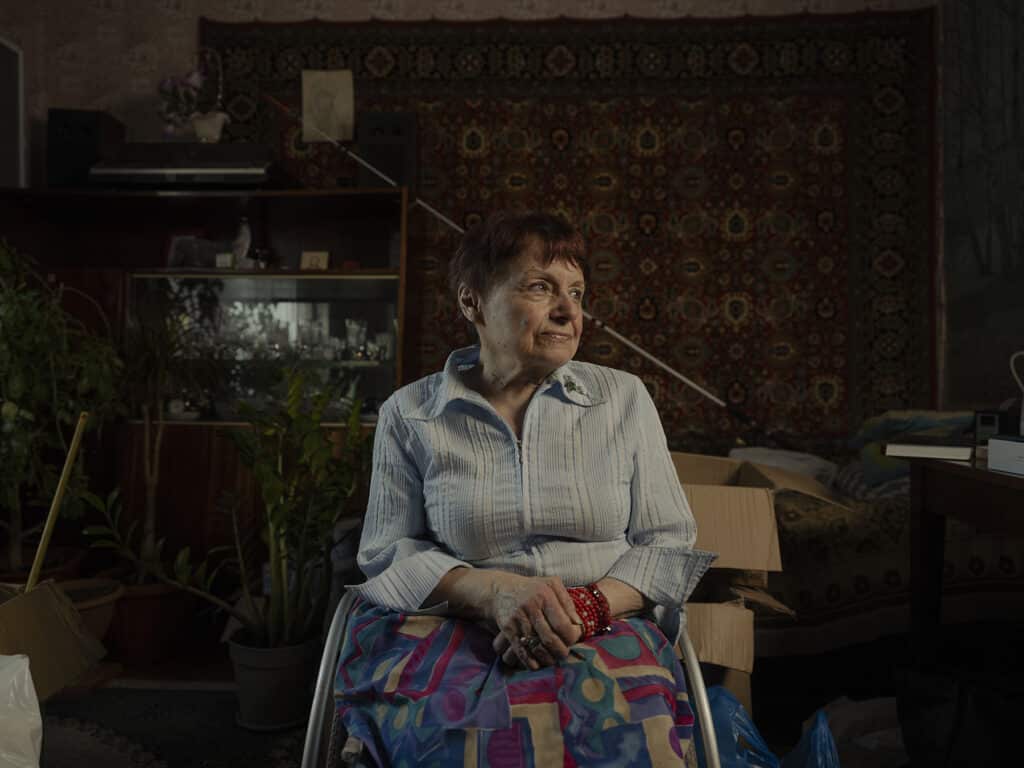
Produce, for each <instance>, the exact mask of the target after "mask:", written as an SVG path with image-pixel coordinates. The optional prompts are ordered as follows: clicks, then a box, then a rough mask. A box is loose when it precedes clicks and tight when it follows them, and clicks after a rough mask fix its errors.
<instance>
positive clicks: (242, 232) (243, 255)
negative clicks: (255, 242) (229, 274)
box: [231, 216, 256, 269]
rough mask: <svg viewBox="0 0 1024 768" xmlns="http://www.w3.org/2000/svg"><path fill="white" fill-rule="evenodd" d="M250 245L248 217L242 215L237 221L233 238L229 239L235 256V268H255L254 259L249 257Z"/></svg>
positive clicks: (250, 232)
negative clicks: (236, 228) (236, 229)
mask: <svg viewBox="0 0 1024 768" xmlns="http://www.w3.org/2000/svg"><path fill="white" fill-rule="evenodd" d="M251 247H252V230H251V229H250V228H249V219H248V217H246V216H243V217H242V218H241V219H240V220H239V222H238V232H237V233H236V234H235V239H234V240H232V241H231V252H232V253H233V254H234V256H235V269H255V268H256V260H255V259H251V258H249V249H250V248H251Z"/></svg>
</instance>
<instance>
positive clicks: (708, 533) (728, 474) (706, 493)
mask: <svg viewBox="0 0 1024 768" xmlns="http://www.w3.org/2000/svg"><path fill="white" fill-rule="evenodd" d="M672 462H673V463H674V464H675V467H676V472H677V473H678V475H679V482H680V483H682V486H683V490H684V491H685V493H686V498H687V499H688V500H689V502H690V509H691V510H692V511H693V516H694V518H695V519H696V521H697V548H698V549H704V550H707V551H709V552H717V553H718V559H717V560H715V562H714V563H712V564H711V567H712V568H730V569H736V570H743V571H781V570H782V558H781V557H780V555H779V530H778V526H777V525H776V523H775V503H774V495H775V494H776V493H777V492H779V491H794V492H797V493H803V494H806V495H808V496H813V497H814V498H818V499H822V500H824V501H827V502H829V503H831V504H837V503H838V502H837V501H836V498H835V497H834V496H833V495H832V494H831V493H830V492H829V490H828V489H827V488H825V486H823V485H822V484H821V483H819V482H818V481H817V480H814V479H813V478H810V477H807V476H806V475H798V474H796V473H794V472H788V471H786V470H784V469H779V468H778V467H769V466H765V465H763V464H753V463H751V462H748V461H737V460H735V459H727V458H723V457H720V456H704V455H701V454H696V453H673V454H672Z"/></svg>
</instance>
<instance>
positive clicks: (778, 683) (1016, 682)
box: [752, 617, 1024, 768]
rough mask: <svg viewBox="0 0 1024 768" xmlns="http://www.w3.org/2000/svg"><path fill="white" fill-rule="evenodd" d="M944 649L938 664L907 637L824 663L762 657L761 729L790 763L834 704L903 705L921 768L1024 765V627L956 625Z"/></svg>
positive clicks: (909, 741)
mask: <svg viewBox="0 0 1024 768" xmlns="http://www.w3.org/2000/svg"><path fill="white" fill-rule="evenodd" d="M1016 618H1019V617H1016ZM938 647H939V649H940V652H939V654H938V657H937V660H935V661H933V662H930V663H923V662H922V661H921V659H919V658H917V657H916V656H915V654H914V653H913V652H912V650H911V647H910V645H909V642H908V638H907V637H906V636H899V637H892V638H887V639H883V640H879V641H876V642H874V643H869V644H865V645H859V646H851V647H849V648H845V649H842V650H837V651H834V652H832V653H829V654H827V655H822V656H817V657H785V658H759V659H757V661H756V663H755V669H754V675H753V680H752V689H753V690H752V693H753V705H754V713H755V722H756V723H757V726H758V728H759V730H760V731H761V733H762V735H763V736H764V737H765V740H766V741H767V742H768V743H769V745H771V746H772V748H773V750H774V751H775V752H776V754H779V755H785V754H786V753H787V752H788V751H789V750H790V749H792V747H793V746H794V745H795V744H796V742H797V741H798V740H799V738H800V735H801V727H800V724H801V723H802V722H803V721H804V720H806V719H807V718H809V717H810V716H811V715H813V714H814V712H815V710H817V709H818V708H820V707H822V706H823V705H825V704H827V703H828V702H830V701H833V700H835V699H836V698H838V697H840V696H847V697H849V698H851V699H854V700H865V699H872V698H876V697H895V698H896V702H897V707H898V714H899V720H900V724H901V730H902V736H903V742H904V746H905V748H906V751H907V753H908V755H909V756H910V763H909V765H911V766H913V768H918V767H919V766H920V767H921V768H932V766H961V765H963V766H971V767H972V768H974V767H978V768H985V767H987V766H1003V765H1020V764H1021V761H1020V757H1019V749H1018V748H1016V747H1015V745H1014V744H1013V743H1012V742H1013V741H1014V740H1015V739H1016V734H1017V732H1018V731H1019V728H1020V722H1021V720H1022V719H1024V653H1022V652H1021V649H1024V623H1020V621H1007V622H990V623H984V624H962V625H947V626H945V627H943V630H942V635H941V637H940V638H939V643H938ZM1014 754H1015V757H1012V758H1011V757H1009V756H1010V755H1014Z"/></svg>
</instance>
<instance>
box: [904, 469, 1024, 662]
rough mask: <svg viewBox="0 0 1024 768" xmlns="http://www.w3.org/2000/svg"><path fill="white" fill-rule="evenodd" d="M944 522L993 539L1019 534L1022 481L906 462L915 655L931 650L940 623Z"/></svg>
mask: <svg viewBox="0 0 1024 768" xmlns="http://www.w3.org/2000/svg"><path fill="white" fill-rule="evenodd" d="M947 516H954V517H958V518H961V519H962V520H966V521H968V522H970V523H971V524H973V525H977V526H978V527H979V528H983V529H985V530H986V531H990V532H992V533H1009V532H1024V476H1019V475H1010V474H1007V473H1005V472H995V471H993V470H989V469H986V468H985V467H984V466H983V465H979V466H975V465H971V464H964V463H958V462H951V461H940V460H938V459H914V460H912V461H911V462H910V587H911V604H910V627H911V634H912V641H913V643H914V647H915V649H916V650H917V651H918V652H920V653H928V652H930V651H932V650H934V648H935V641H936V640H937V638H938V634H939V628H940V626H941V623H942V570H943V557H944V547H945V541H946V517H947Z"/></svg>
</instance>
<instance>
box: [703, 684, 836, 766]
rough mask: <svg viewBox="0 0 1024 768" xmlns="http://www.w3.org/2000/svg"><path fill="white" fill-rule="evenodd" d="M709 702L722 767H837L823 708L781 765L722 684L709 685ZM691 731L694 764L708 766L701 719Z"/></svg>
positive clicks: (830, 733)
mask: <svg viewBox="0 0 1024 768" xmlns="http://www.w3.org/2000/svg"><path fill="white" fill-rule="evenodd" d="M708 704H709V705H710V707H711V722H712V723H713V724H714V726H715V741H716V742H717V744H718V758H719V761H720V762H721V764H722V768H840V766H839V755H838V754H837V753H836V744H835V741H834V740H833V738H832V731H831V730H829V727H828V718H827V717H825V713H824V712H823V711H822V710H818V712H817V714H816V715H815V717H814V723H813V724H812V725H811V727H810V728H808V729H807V731H806V732H805V733H804V735H803V736H802V737H801V738H800V742H799V743H798V744H797V745H796V748H795V749H794V750H793V751H792V752H790V753H789V754H788V755H786V757H785V759H784V760H783V761H782V763H781V764H780V763H779V758H777V757H776V756H775V755H774V754H773V753H772V751H771V750H770V749H769V748H768V745H767V744H766V743H765V740H764V739H763V738H762V737H761V734H760V733H759V732H758V730H757V726H755V725H754V721H753V720H751V719H750V715H749V714H748V713H747V710H745V709H744V708H743V705H742V704H740V703H739V702H738V701H737V700H736V697H735V696H733V695H732V694H731V693H729V691H727V690H726V689H725V688H723V687H722V686H720V685H713V686H711V687H710V688H708ZM694 734H695V735H696V736H697V738H696V741H697V764H698V765H700V766H702V767H703V766H707V764H708V763H707V759H706V757H705V752H704V734H703V733H702V732H701V728H700V718H697V721H696V722H695V723H694ZM741 740H742V741H741Z"/></svg>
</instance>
